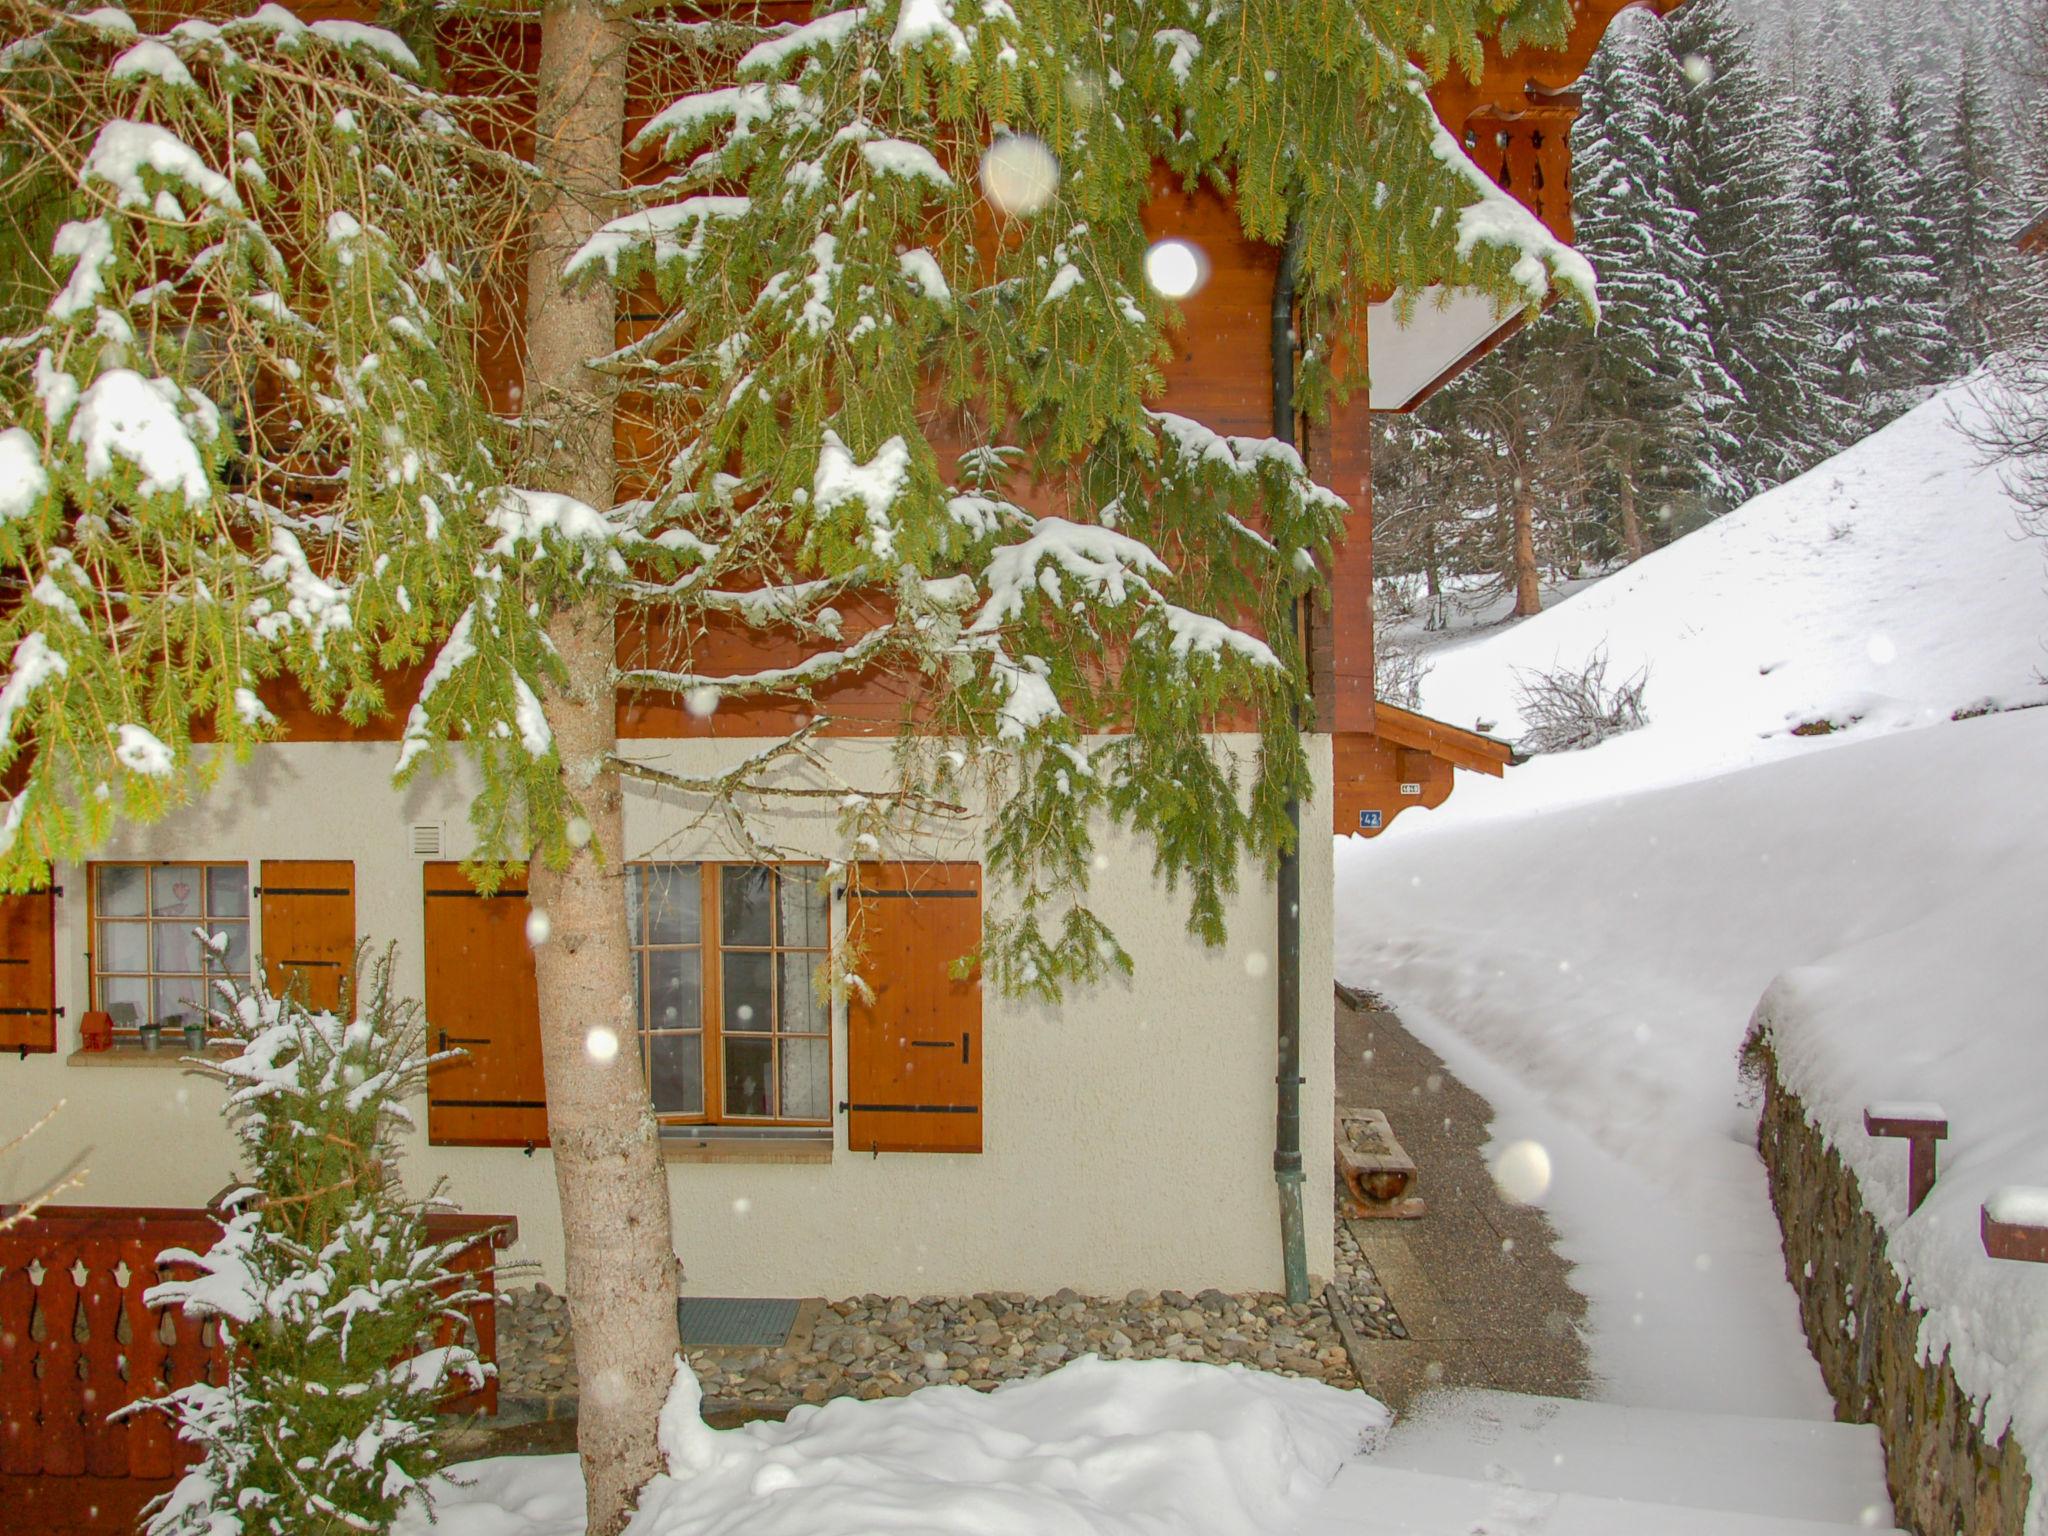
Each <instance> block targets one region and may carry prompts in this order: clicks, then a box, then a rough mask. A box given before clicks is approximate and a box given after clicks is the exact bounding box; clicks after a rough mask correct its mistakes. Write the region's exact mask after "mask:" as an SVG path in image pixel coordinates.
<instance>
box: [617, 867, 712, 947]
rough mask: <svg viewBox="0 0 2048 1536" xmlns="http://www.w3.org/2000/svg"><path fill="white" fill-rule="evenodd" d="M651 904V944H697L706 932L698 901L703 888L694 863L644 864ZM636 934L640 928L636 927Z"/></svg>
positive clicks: (644, 887)
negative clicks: (703, 927)
mask: <svg viewBox="0 0 2048 1536" xmlns="http://www.w3.org/2000/svg"><path fill="white" fill-rule="evenodd" d="M640 883H641V886H642V890H643V894H644V898H645V900H646V903H647V930H646V933H647V937H646V941H645V942H647V943H650V944H695V943H696V942H697V938H698V935H699V933H701V932H702V920H701V914H700V913H699V911H698V903H699V901H700V900H701V894H702V893H701V890H700V888H699V886H698V884H697V866H696V865H694V864H648V865H643V866H642V867H641V882H640ZM634 931H635V932H636V933H637V932H639V929H638V928H637V927H636V928H635V930H634Z"/></svg>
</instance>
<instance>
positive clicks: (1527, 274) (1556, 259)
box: [1403, 62, 1600, 318]
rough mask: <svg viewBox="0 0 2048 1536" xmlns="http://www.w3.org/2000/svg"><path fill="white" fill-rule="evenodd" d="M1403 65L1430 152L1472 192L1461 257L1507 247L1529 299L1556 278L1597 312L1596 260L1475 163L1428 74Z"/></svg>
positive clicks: (1535, 301)
mask: <svg viewBox="0 0 2048 1536" xmlns="http://www.w3.org/2000/svg"><path fill="white" fill-rule="evenodd" d="M1403 68H1404V69H1405V71H1406V82H1405V84H1406V89H1407V90H1408V92H1409V93H1410V94H1411V95H1412V96H1414V97H1415V98H1417V99H1418V100H1419V101H1420V102H1421V105H1422V114H1423V115H1424V116H1426V117H1427V118H1428V120H1429V126H1430V129H1431V137H1430V146H1429V150H1430V154H1431V155H1433V156H1434V157H1435V158H1436V159H1437V161H1438V162H1439V163H1440V164H1442V165H1443V166H1444V168H1445V169H1446V170H1448V171H1450V172H1451V174H1452V175H1453V176H1455V177H1457V178H1458V180H1459V181H1461V182H1463V183H1464V185H1465V187H1466V188H1467V189H1468V190H1469V191H1470V192H1471V193H1472V194H1473V201H1472V202H1471V203H1469V204H1467V205H1466V206H1465V208H1464V209H1463V210H1462V211H1460V213H1459V214H1458V244H1457V253H1458V258H1459V259H1460V260H1461V261H1463V260H1469V259H1470V258H1471V256H1472V253H1473V251H1474V250H1475V249H1476V248H1477V247H1479V246H1482V245H1485V246H1492V247H1496V248H1498V249H1502V250H1505V251H1507V252H1508V253H1509V254H1510V255H1512V256H1513V257H1514V261H1513V264H1512V266H1511V267H1510V275H1511V276H1512V278H1513V280H1514V282H1515V284H1516V286H1517V287H1519V288H1520V290H1521V292H1522V295H1523V297H1524V299H1525V300H1526V302H1527V303H1528V304H1530V305H1532V306H1534V305H1540V304H1542V303H1543V302H1544V300H1546V299H1548V298H1549V297H1550V289H1551V284H1552V283H1553V281H1554V282H1555V283H1556V284H1557V286H1558V287H1560V288H1563V289H1565V290H1566V291H1567V292H1569V293H1570V294H1571V295H1572V296H1573V297H1574V298H1576V299H1577V300H1578V302H1579V304H1580V305H1581V306H1582V307H1583V308H1584V309H1585V310H1586V312H1587V313H1588V314H1589V315H1592V316H1594V317H1596V318H1597V317H1598V315H1599V313H1600V295H1599V285H1598V282H1597V280H1596V278H1595V277H1594V274H1593V264H1592V263H1591V262H1589V261H1588V260H1586V258H1585V257H1583V256H1581V255H1580V254H1579V253H1578V252H1577V251H1576V250H1574V249H1573V248H1572V247H1571V246H1570V245H1568V244H1566V243H1565V242H1564V241H1562V240H1560V239H1558V238H1557V236H1556V235H1554V234H1552V233H1551V232H1550V229H1549V227H1548V226H1547V225H1546V224H1544V222H1543V221H1542V220H1541V219H1539V218H1537V217H1536V215H1535V214H1533V213H1531V212H1530V211H1529V210H1528V209H1527V208H1525V207H1523V206H1522V204H1521V203H1520V202H1519V201H1518V200H1517V199H1516V198H1515V197H1514V196H1513V195H1512V194H1510V193H1508V192H1506V191H1503V190H1502V189H1501V188H1500V187H1499V186H1498V185H1497V184H1496V183H1495V182H1494V180H1493V178H1492V177H1491V176H1488V175H1487V174H1486V172H1484V171H1482V170H1480V169H1479V167H1478V166H1477V165H1475V164H1474V163H1473V160H1472V157H1471V156H1470V155H1468V154H1466V153H1465V146H1464V145H1462V144H1460V143H1459V142H1458V139H1457V136H1456V135H1455V134H1453V133H1452V132H1451V131H1450V129H1448V128H1446V127H1445V126H1444V125H1443V120H1442V119H1441V118H1439V117H1438V116H1437V115H1436V109H1435V108H1434V107H1433V106H1431V105H1430V102H1429V79H1428V77H1427V76H1426V75H1424V74H1423V73H1422V71H1421V70H1420V69H1418V68H1416V67H1415V66H1414V65H1413V64H1408V63H1405V62H1404V64H1403Z"/></svg>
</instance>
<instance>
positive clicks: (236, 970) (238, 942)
mask: <svg viewBox="0 0 2048 1536" xmlns="http://www.w3.org/2000/svg"><path fill="white" fill-rule="evenodd" d="M206 926H207V931H208V932H209V933H211V934H213V935H215V936H216V937H220V936H225V937H226V939H227V941H228V946H227V949H226V950H225V951H216V953H217V954H218V955H219V958H218V959H214V960H209V961H208V962H207V971H208V974H209V975H220V974H221V973H223V972H225V973H226V974H227V975H229V976H246V975H248V974H249V925H248V924H247V923H208V924H207V925H206Z"/></svg>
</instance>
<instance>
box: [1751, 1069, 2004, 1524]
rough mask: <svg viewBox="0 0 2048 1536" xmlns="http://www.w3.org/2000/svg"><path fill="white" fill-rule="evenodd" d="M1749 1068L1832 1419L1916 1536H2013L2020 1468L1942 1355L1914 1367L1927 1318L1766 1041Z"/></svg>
mask: <svg viewBox="0 0 2048 1536" xmlns="http://www.w3.org/2000/svg"><path fill="white" fill-rule="evenodd" d="M1748 1058H1749V1064H1750V1065H1751V1066H1752V1067H1753V1068H1754V1070H1755V1073H1756V1076H1757V1078H1758V1080H1759V1081H1760V1083H1761V1085H1762V1088H1763V1108H1762V1112H1761V1116H1760V1119H1759V1123H1758V1127H1757V1131H1758V1134H1757V1146H1758V1150H1759V1151H1760V1152H1761V1153H1762V1154H1763V1159H1764V1166H1765V1167H1766V1168H1767V1169H1769V1171H1770V1183H1771V1203H1772V1204H1773V1205H1775V1206H1776V1207H1777V1211H1778V1225H1779V1226H1780V1227H1781V1228H1782V1229H1783V1231H1784V1234H1785V1273H1786V1276H1787V1278H1788V1279H1790V1280H1791V1282H1792V1289H1793V1290H1794V1291H1795V1292H1796V1293H1797V1294H1798V1296H1799V1310H1800V1316H1801V1321H1802V1322H1803V1323H1804V1324H1805V1326H1806V1337H1807V1340H1808V1341H1809V1343H1810V1344H1811V1345H1812V1347H1813V1353H1814V1357H1815V1358H1816V1359H1817V1360H1818V1361H1819V1362H1820V1369H1821V1375H1822V1376H1823V1377H1824V1378H1825V1379H1826V1381H1827V1384H1828V1390H1829V1391H1830V1392H1832V1393H1833V1394H1834V1398H1835V1412H1836V1414H1837V1415H1838V1416H1839V1417H1840V1418H1842V1419H1846V1420H1848V1421H1850V1422H1853V1423H1858V1424H1875V1425H1876V1426H1877V1428H1878V1432H1879V1434H1880V1435H1882V1436H1883V1438H1884V1447H1885V1475H1886V1479H1887V1481H1888V1482H1889V1483H1890V1484H1891V1493H1892V1502H1893V1504H1894V1505H1895V1506H1896V1508H1897V1512H1898V1519H1899V1523H1900V1524H1901V1525H1903V1526H1905V1527H1907V1528H1908V1529H1910V1530H1913V1531H1917V1532H1919V1533H1920V1536H1955V1533H1963V1536H2021V1530H2022V1527H2023V1525H2024V1523H2025V1516H2026V1507H2027V1497H2028V1492H2029V1486H2030V1485H2029V1479H2028V1475H2027V1465H2026V1458H2025V1456H2024V1455H2023V1454H2022V1452H2021V1450H2020V1448H2019V1446H2018V1444H2017V1443H2015V1442H2013V1441H2012V1440H2011V1438H2010V1436H2009V1435H2008V1436H2007V1437H2005V1438H2002V1439H2001V1440H2000V1441H1999V1442H1998V1443H1997V1444H1990V1443H1987V1442H1986V1440H1985V1439H1984V1436H1983V1434H1982V1432H1981V1431H1980V1430H1979V1428H1978V1426H1977V1424H1976V1423H1975V1408H1974V1405H1973V1404H1972V1403H1971V1402H1970V1400H1969V1398H1968V1397H1967V1396H1965V1395H1964V1393H1963V1392H1962V1390H1961V1389H1960V1388H1959V1387H1958V1386H1957V1385H1956V1379H1955V1376H1954V1373H1953V1372H1951V1371H1950V1370H1949V1368H1948V1363H1947V1359H1946V1357H1945V1356H1944V1357H1943V1359H1942V1360H1940V1361H1939V1362H1933V1363H1929V1364H1926V1365H1922V1364H1921V1363H1920V1362H1919V1360H1918V1359H1917V1358H1916V1354H1917V1347H1918V1340H1919V1334H1920V1319H1921V1316H1922V1313H1921V1311H1920V1309H1919V1308H1918V1307H1915V1306H1913V1305H1912V1303H1911V1301H1910V1300H1908V1299H1905V1298H1904V1294H1903V1293H1904V1290H1905V1287H1904V1286H1903V1284H1902V1283H1901V1282H1900V1279H1899V1276H1898V1274H1897V1273H1896V1272H1895V1271H1894V1270H1893V1269H1892V1267H1891V1263H1890V1261H1889V1260H1888V1259H1887V1258H1886V1257H1885V1240H1884V1232H1883V1230H1882V1229H1881V1228H1880V1227H1879V1226H1878V1224H1877V1223H1876V1221H1874V1220H1873V1219H1872V1218H1871V1216H1870V1214H1869V1212H1868V1211H1867V1210H1866V1209H1865V1208H1864V1204H1863V1195H1862V1191H1861V1190H1860V1189H1859V1188H1858V1187H1857V1183H1856V1175H1855V1174H1854V1173H1852V1172H1850V1170H1849V1169H1848V1168H1847V1167H1846V1166H1844V1164H1843V1162H1842V1158H1841V1155H1840V1154H1839V1153H1838V1152H1836V1151H1834V1150H1833V1149H1832V1148H1830V1147H1828V1146H1827V1145H1826V1143H1825V1142H1824V1141H1823V1140H1822V1138H1821V1134H1820V1132H1819V1131H1818V1130H1816V1129H1815V1128H1814V1127H1813V1126H1812V1125H1811V1124H1809V1123H1808V1121H1807V1118H1806V1110H1805V1106H1804V1105H1802V1104H1801V1103H1800V1101H1799V1099H1798V1097H1797V1095H1795V1094H1792V1093H1789V1092H1787V1091H1786V1090H1785V1088H1784V1087H1783V1085H1782V1084H1781V1083H1780V1082H1779V1081H1778V1073H1777V1062H1776V1060H1775V1058H1774V1057H1773V1056H1772V1054H1771V1050H1770V1046H1769V1043H1768V1041H1767V1040H1764V1039H1752V1041H1751V1043H1750V1046H1749V1051H1748ZM1902 1155H1903V1154H1902Z"/></svg>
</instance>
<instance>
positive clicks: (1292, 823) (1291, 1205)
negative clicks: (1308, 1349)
mask: <svg viewBox="0 0 2048 1536" xmlns="http://www.w3.org/2000/svg"><path fill="white" fill-rule="evenodd" d="M1300 261H1301V226H1300V225H1298V224H1296V225H1290V226H1289V227H1288V231H1287V246H1286V249H1285V250H1284V251H1283V252H1282V254H1281V257H1280V270H1279V271H1278V272H1277V273H1276V274H1275V275H1274V278H1273V338H1272V339H1273V435H1274V436H1275V437H1277V438H1278V439H1280V441H1281V442H1283V443H1288V444H1292V443H1293V442H1294V284H1295V274H1296V271H1297V269H1298V267H1299V265H1300ZM1300 625H1301V607H1300V604H1299V602H1298V601H1297V603H1296V605H1295V626H1296V630H1297V633H1299V631H1300ZM1294 728H1295V730H1296V731H1297V732H1299V731H1300V729H1301V714H1300V711H1299V709H1298V708H1296V709H1295V715H1294ZM1287 825H1288V828H1289V830H1290V834H1291V841H1290V843H1289V846H1288V848H1287V851H1286V852H1285V853H1283V854H1282V855H1281V857H1280V872H1279V887H1280V889H1279V910H1278V913H1277V919H1278V921H1277V925H1276V926H1277V943H1278V948H1279V951H1280V953H1279V956H1278V960H1277V963H1276V964H1275V966H1274V971H1275V973H1276V974H1277V977H1278V988H1279V998H1278V1003H1279V1010H1278V1012H1279V1046H1280V1049H1279V1067H1278V1072H1277V1076H1276V1077H1275V1083H1276V1084H1277V1086H1278V1088H1279V1094H1278V1102H1277V1104H1276V1106H1275V1115H1274V1131H1273V1182H1274V1183H1275V1184H1277V1185H1279V1186H1280V1261H1281V1267H1282V1269H1283V1271H1284V1273H1285V1275H1286V1283H1287V1300H1288V1303H1289V1305H1299V1304H1301V1303H1302V1302H1305V1301H1307V1300H1308V1244H1307V1234H1306V1232H1305V1231H1304V1228H1303V1224H1302V1212H1301V1184H1302V1168H1301V1082H1302V1079H1301V802H1300V800H1298V799H1291V800H1289V801H1288V802H1287Z"/></svg>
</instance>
